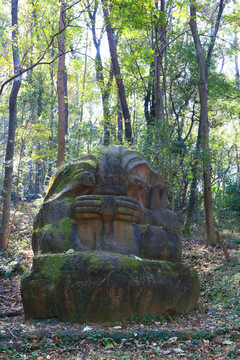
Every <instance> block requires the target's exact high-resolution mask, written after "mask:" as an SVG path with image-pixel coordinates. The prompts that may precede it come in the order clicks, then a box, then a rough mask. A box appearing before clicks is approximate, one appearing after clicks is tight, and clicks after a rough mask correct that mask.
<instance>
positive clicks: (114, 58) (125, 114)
mask: <svg viewBox="0 0 240 360" xmlns="http://www.w3.org/2000/svg"><path fill="white" fill-rule="evenodd" d="M102 7H103V15H104V19H105V23H106V30H107V37H108V45H109V51H110V55H111V60H112V65H113V72H114V75H115V79H116V84H117V88H118V94H119V99H120V102H121V107H122V113H123V118H124V123H125V137H126V140H127V141H128V142H129V143H130V144H131V143H132V127H131V120H130V113H129V109H128V105H127V99H126V95H125V88H124V84H123V80H122V76H121V71H120V66H119V62H118V56H117V49H116V43H115V39H114V32H113V29H112V27H111V23H110V19H109V13H108V8H107V2H106V0H102Z"/></svg>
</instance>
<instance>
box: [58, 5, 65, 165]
mask: <svg viewBox="0 0 240 360" xmlns="http://www.w3.org/2000/svg"><path fill="white" fill-rule="evenodd" d="M60 4H61V6H60V16H59V35H58V51H59V58H58V72H57V94H58V157H57V166H60V165H62V163H63V161H64V156H65V132H66V106H65V91H64V90H65V89H66V84H65V81H66V78H65V76H66V75H64V74H65V27H66V3H65V0H60ZM64 80H65V81H64Z"/></svg>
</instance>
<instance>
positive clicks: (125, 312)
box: [21, 252, 199, 322]
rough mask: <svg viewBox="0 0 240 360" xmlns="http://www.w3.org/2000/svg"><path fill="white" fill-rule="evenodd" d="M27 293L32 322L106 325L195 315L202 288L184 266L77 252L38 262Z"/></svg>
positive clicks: (27, 281) (25, 298)
mask: <svg viewBox="0 0 240 360" xmlns="http://www.w3.org/2000/svg"><path fill="white" fill-rule="evenodd" d="M21 292H22V299H23V305H24V311H25V315H26V318H46V317H56V318H58V319H61V320H71V321H86V320H89V321H95V322H98V321H100V322H102V321H112V320H121V319H128V318H130V317H131V316H138V317H141V316H145V315H151V314H153V315H155V316H157V315H160V314H166V313H169V312H170V313H179V312H181V311H182V310H189V309H190V308H192V307H193V306H196V305H197V302H198V297H199V283H198V278H197V276H196V272H195V271H194V270H192V269H189V268H188V267H187V266H185V265H183V264H180V263H175V264H174V263H169V262H166V261H153V260H152V261H151V260H139V259H135V258H130V257H127V256H125V255H113V254H111V253H105V252H76V253H74V254H71V255H67V254H54V255H51V256H50V255H40V256H37V257H36V258H35V259H34V261H33V268H32V271H31V273H30V274H29V275H28V276H27V277H26V278H25V279H24V280H23V281H22V287H21ZM36 299H38V301H36Z"/></svg>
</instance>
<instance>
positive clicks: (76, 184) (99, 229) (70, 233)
mask: <svg viewBox="0 0 240 360" xmlns="http://www.w3.org/2000/svg"><path fill="white" fill-rule="evenodd" d="M177 231H178V225H177V221H176V216H175V214H173V213H172V212H170V211H168V210H166V188H165V185H164V181H163V179H162V177H161V176H160V175H158V174H156V173H155V172H154V171H153V170H152V169H151V168H150V166H149V164H148V163H147V162H146V160H145V159H144V158H143V157H142V156H141V155H140V154H139V153H138V152H136V151H133V150H129V149H127V148H125V147H123V146H112V147H108V148H105V149H103V150H102V151H100V152H99V153H96V154H92V155H88V156H85V157H83V158H80V159H79V160H76V161H74V162H71V163H70V164H67V165H64V166H62V167H60V168H59V169H58V170H57V172H56V174H55V175H54V176H53V178H52V179H51V182H50V186H49V190H48V193H47V196H46V198H45V201H44V203H43V206H42V209H41V210H40V212H39V214H38V217H37V218H36V221H35V226H34V234H33V249H34V252H38V251H39V250H41V251H42V252H48V251H51V252H62V251H66V250H68V249H69V248H73V249H75V250H89V249H90V250H104V251H110V252H115V253H122V254H129V253H133V254H137V255H141V256H145V257H150V258H164V259H165V258H166V259H168V258H169V256H170V258H172V259H173V260H174V259H179V257H180V253H181V250H180V245H179V244H180V242H179V239H178V235H177ZM170 253H171V255H170ZM173 253H174V254H175V255H174V254H173Z"/></svg>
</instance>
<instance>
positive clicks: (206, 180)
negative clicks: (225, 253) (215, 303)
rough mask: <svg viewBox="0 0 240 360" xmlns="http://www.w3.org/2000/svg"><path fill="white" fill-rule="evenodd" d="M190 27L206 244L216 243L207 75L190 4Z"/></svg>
mask: <svg viewBox="0 0 240 360" xmlns="http://www.w3.org/2000/svg"><path fill="white" fill-rule="evenodd" d="M190 16H191V18H190V28H191V32H192V36H193V40H194V45H195V51H196V57H197V62H198V69H199V83H198V86H199V98H200V122H199V134H200V147H201V150H202V157H203V159H202V164H203V184H204V208H205V221H206V235H207V239H206V242H207V245H216V235H215V227H214V214H213V204H212V187H211V162H210V153H209V123H208V104H207V76H206V63H205V59H204V54H203V49H202V44H201V41H200V38H199V33H198V29H197V23H196V8H195V6H194V5H191V6H190Z"/></svg>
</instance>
